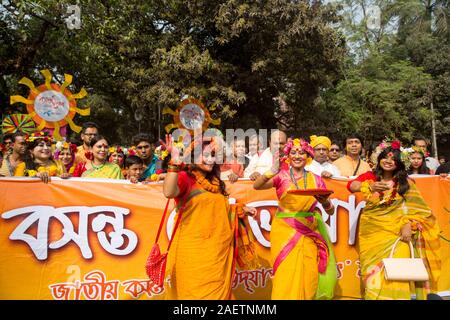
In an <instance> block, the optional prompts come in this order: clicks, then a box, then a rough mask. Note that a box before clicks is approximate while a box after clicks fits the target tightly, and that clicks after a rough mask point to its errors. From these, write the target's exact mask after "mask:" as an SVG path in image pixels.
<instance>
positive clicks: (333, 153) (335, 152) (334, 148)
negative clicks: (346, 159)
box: [328, 143, 341, 163]
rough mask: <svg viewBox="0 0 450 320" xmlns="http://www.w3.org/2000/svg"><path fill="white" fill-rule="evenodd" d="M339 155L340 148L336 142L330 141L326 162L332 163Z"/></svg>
mask: <svg viewBox="0 0 450 320" xmlns="http://www.w3.org/2000/svg"><path fill="white" fill-rule="evenodd" d="M340 157H341V148H340V147H339V145H338V144H336V143H332V144H331V147H330V152H329V153H328V162H330V163H333V161H336V160H337V159H339V158H340Z"/></svg>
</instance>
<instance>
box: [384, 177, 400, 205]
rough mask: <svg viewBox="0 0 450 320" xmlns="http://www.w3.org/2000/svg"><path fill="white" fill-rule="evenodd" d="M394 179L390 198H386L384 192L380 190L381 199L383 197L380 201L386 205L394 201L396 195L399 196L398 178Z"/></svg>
mask: <svg viewBox="0 0 450 320" xmlns="http://www.w3.org/2000/svg"><path fill="white" fill-rule="evenodd" d="M393 180H394V186H393V187H392V189H393V190H392V193H391V196H390V197H389V198H388V199H384V192H380V193H379V194H380V199H383V200H381V201H380V204H385V205H386V206H389V205H390V204H391V203H392V202H394V200H395V197H396V196H397V185H398V182H397V179H393Z"/></svg>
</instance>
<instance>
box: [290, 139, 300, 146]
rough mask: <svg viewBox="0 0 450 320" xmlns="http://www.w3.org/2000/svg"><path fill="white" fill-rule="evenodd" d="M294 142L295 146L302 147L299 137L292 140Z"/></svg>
mask: <svg viewBox="0 0 450 320" xmlns="http://www.w3.org/2000/svg"><path fill="white" fill-rule="evenodd" d="M292 144H293V145H294V146H296V147H300V146H301V144H300V139H299V138H296V139H294V140H293V141H292Z"/></svg>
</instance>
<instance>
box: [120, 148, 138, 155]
mask: <svg viewBox="0 0 450 320" xmlns="http://www.w3.org/2000/svg"><path fill="white" fill-rule="evenodd" d="M123 153H124V154H125V155H126V156H127V157H128V156H135V155H136V154H137V153H136V146H131V147H129V148H123Z"/></svg>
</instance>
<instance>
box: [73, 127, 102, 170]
mask: <svg viewBox="0 0 450 320" xmlns="http://www.w3.org/2000/svg"><path fill="white" fill-rule="evenodd" d="M97 135H98V125H97V124H96V123H94V122H85V123H84V124H83V129H82V130H81V141H83V144H82V145H81V146H79V147H78V148H77V154H76V155H75V164H77V163H80V162H87V160H88V159H87V158H86V155H85V154H86V152H88V151H89V150H90V147H89V143H90V142H91V140H92V138H93V137H95V136H97Z"/></svg>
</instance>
